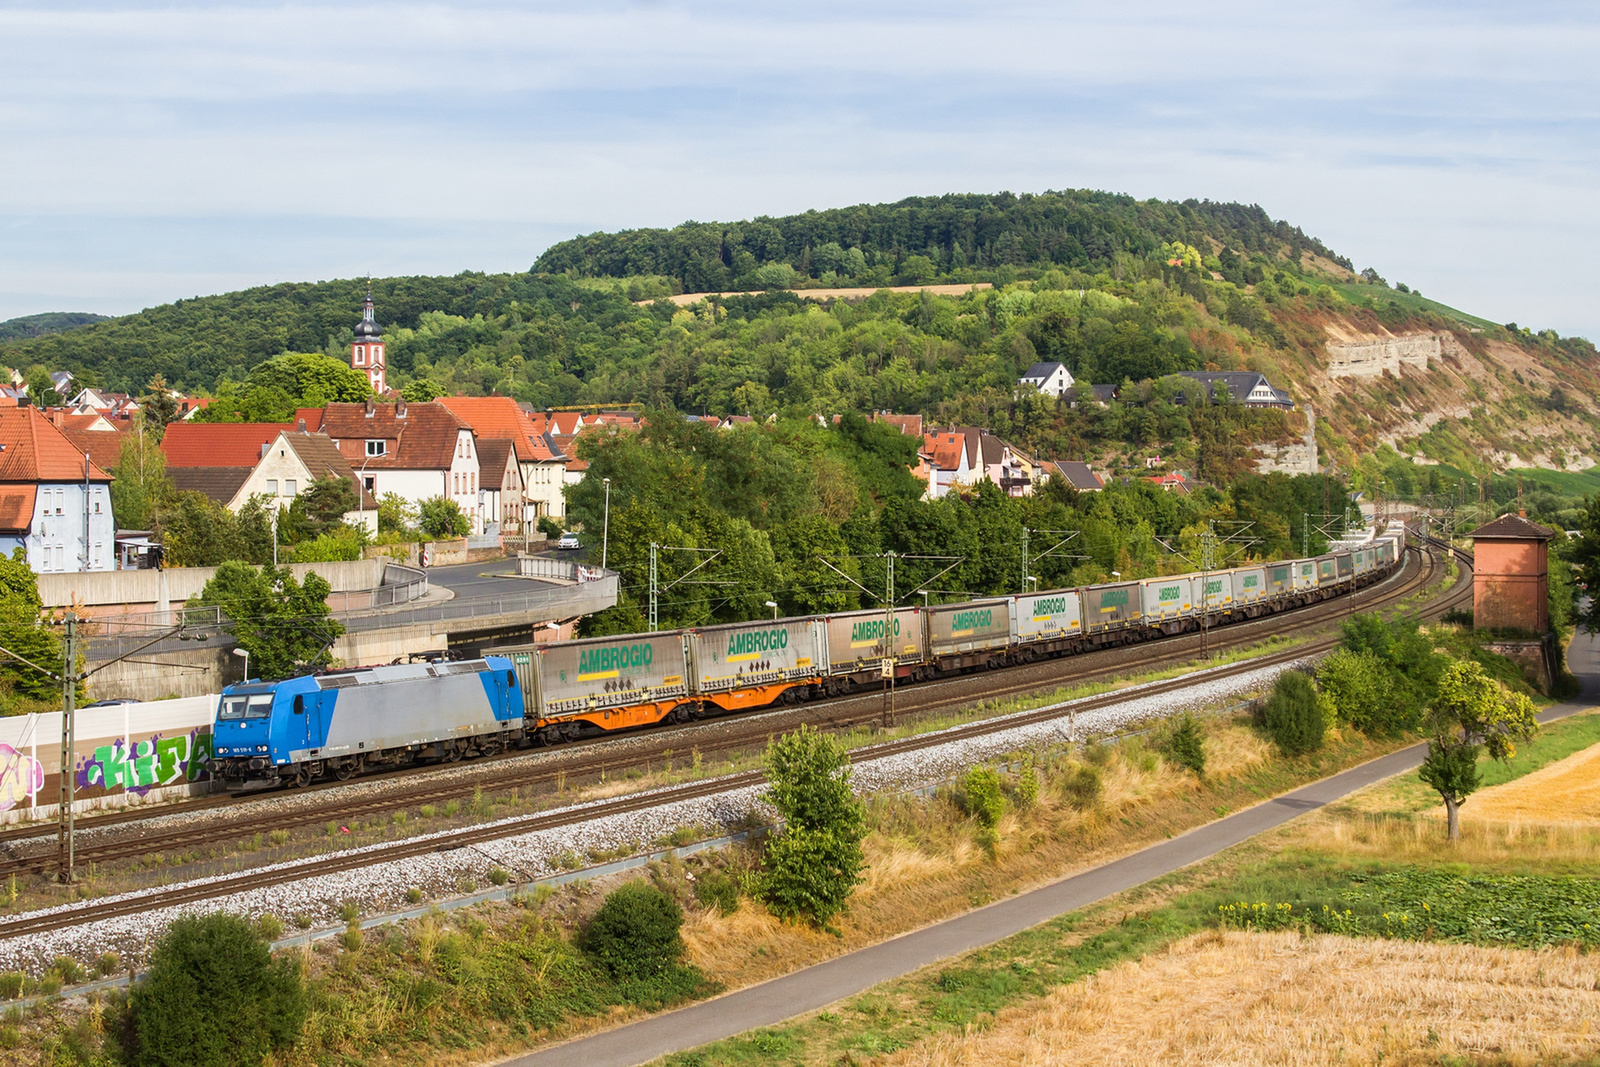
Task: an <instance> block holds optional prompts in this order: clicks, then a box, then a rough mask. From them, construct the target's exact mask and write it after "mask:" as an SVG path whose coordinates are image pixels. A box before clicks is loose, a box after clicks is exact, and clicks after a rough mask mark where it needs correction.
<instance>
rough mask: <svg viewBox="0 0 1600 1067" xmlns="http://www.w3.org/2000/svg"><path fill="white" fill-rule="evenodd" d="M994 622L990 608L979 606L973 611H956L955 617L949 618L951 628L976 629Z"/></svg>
mask: <svg viewBox="0 0 1600 1067" xmlns="http://www.w3.org/2000/svg"><path fill="white" fill-rule="evenodd" d="M993 622H994V611H993V609H991V608H979V609H976V610H973V611H958V612H956V615H955V618H954V619H951V620H950V628H951V629H952V630H977V629H979V628H981V627H984V626H989V625H991V624H993Z"/></svg>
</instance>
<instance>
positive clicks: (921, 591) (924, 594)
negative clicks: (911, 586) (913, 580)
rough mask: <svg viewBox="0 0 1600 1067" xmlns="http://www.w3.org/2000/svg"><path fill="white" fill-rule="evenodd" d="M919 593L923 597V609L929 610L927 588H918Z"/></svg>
mask: <svg viewBox="0 0 1600 1067" xmlns="http://www.w3.org/2000/svg"><path fill="white" fill-rule="evenodd" d="M917 595H918V596H920V597H921V598H922V610H923V611H927V610H928V591H927V590H926V589H918V590H917Z"/></svg>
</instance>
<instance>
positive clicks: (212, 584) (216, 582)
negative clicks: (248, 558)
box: [190, 560, 344, 679]
mask: <svg viewBox="0 0 1600 1067" xmlns="http://www.w3.org/2000/svg"><path fill="white" fill-rule="evenodd" d="M331 591H332V587H331V586H329V584H328V580H327V579H326V578H323V577H322V576H321V575H320V574H316V573H315V572H313V573H310V574H307V575H306V578H305V582H304V583H300V582H296V581H295V580H294V575H293V574H291V573H290V572H289V570H288V568H286V567H285V568H282V569H279V570H274V569H273V568H272V567H270V566H267V567H262V568H260V569H259V570H258V569H257V568H255V567H252V566H250V565H249V564H248V563H241V562H239V561H238V560H229V561H227V562H225V563H223V564H222V565H221V566H219V567H218V568H217V573H216V574H215V575H214V576H213V577H212V578H211V580H210V581H208V582H207V583H206V584H205V588H204V589H202V590H201V591H200V595H199V596H198V597H195V598H193V599H192V600H191V601H190V604H191V606H202V605H216V606H218V607H221V608H222V611H223V614H225V615H227V617H228V619H229V620H230V623H231V628H232V633H233V636H234V639H235V640H236V641H237V642H238V643H239V647H241V648H243V649H245V650H247V651H248V652H249V653H250V664H251V666H252V667H254V668H255V670H256V673H257V675H258V676H259V677H261V678H265V679H278V678H287V677H289V676H291V675H293V674H300V673H305V672H307V671H312V670H319V669H321V668H323V667H326V666H327V665H328V663H329V662H330V660H331V659H332V657H331V655H330V653H329V649H330V648H331V647H332V645H333V642H334V640H335V639H336V638H337V637H338V636H339V635H340V634H342V633H344V625H343V624H342V623H340V622H339V621H338V620H337V619H334V618H333V617H332V613H331V612H329V610H328V604H327V598H328V594H329V593H330V592H331Z"/></svg>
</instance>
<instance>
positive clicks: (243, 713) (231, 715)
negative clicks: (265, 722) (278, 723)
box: [217, 693, 272, 720]
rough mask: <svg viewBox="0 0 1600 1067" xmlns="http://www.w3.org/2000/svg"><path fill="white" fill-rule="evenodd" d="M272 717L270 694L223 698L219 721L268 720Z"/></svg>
mask: <svg viewBox="0 0 1600 1067" xmlns="http://www.w3.org/2000/svg"><path fill="white" fill-rule="evenodd" d="M271 717H272V694H271V693H262V694H261V695H259V696H252V697H244V696H237V697H223V698H222V710H220V711H218V712H217V718H219V719H232V720H239V719H268V718H271Z"/></svg>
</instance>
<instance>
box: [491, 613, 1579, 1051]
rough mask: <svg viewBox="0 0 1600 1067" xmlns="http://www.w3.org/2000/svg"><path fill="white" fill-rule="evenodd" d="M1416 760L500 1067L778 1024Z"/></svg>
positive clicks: (1570, 710) (1199, 855)
mask: <svg viewBox="0 0 1600 1067" xmlns="http://www.w3.org/2000/svg"><path fill="white" fill-rule="evenodd" d="M1568 665H1569V667H1570V668H1571V669H1572V672H1573V673H1574V674H1575V675H1577V676H1578V678H1579V680H1580V681H1581V682H1582V683H1583V690H1582V694H1581V696H1580V697H1579V698H1578V699H1577V700H1575V701H1572V702H1571V703H1567V704H1560V705H1557V706H1555V707H1552V708H1550V709H1548V710H1546V711H1545V712H1543V713H1542V714H1541V715H1540V716H1539V719H1540V721H1541V722H1551V721H1553V720H1555V719H1560V718H1564V717H1566V716H1568V715H1572V714H1574V713H1576V712H1579V711H1584V710H1587V709H1589V708H1591V707H1594V706H1595V705H1596V704H1600V646H1597V644H1596V641H1595V639H1594V638H1593V637H1591V636H1587V635H1582V634H1580V635H1579V636H1578V637H1577V638H1575V639H1574V640H1573V642H1572V646H1571V650H1570V652H1569V654H1568ZM1426 753H1427V746H1426V745H1413V746H1412V747H1410V748H1406V749H1402V750H1400V751H1399V752H1394V753H1391V754H1389V755H1387V756H1384V757H1382V758H1380V759H1375V760H1373V761H1371V762H1370V763H1364V764H1362V765H1360V766H1359V767H1352V768H1351V769H1349V770H1347V771H1343V772H1341V773H1339V774H1336V775H1334V776H1333V777H1331V778H1324V779H1323V780H1322V781H1320V782H1313V783H1312V784H1311V785H1308V786H1303V787H1301V788H1300V789H1296V790H1294V791H1293V792H1290V793H1285V794H1284V795H1283V796H1280V797H1276V798H1274V799H1272V800H1268V801H1265V802H1263V803H1261V804H1257V805H1256V806H1254V807H1252V808H1247V809H1245V810H1244V811H1241V812H1238V813H1236V814H1233V815H1229V816H1228V817H1226V818H1224V819H1219V820H1218V821H1216V822H1214V823H1209V824H1207V825H1205V826H1201V827H1198V828H1196V829H1194V830H1190V831H1189V832H1188V833H1185V834H1182V835H1180V836H1178V837H1174V838H1172V839H1170V840H1167V841H1163V842H1161V843H1160V844H1156V845H1151V846H1150V847H1149V848H1146V849H1142V850H1141V851H1139V852H1135V853H1133V854H1132V855H1131V856H1125V857H1123V858H1122V859H1119V860H1114V861H1112V862H1110V863H1107V864H1105V865H1103V866H1100V867H1095V868H1093V869H1091V870H1088V871H1084V872H1083V873H1081V874H1075V875H1073V876H1072V877H1070V878H1065V879H1063V880H1061V881H1059V882H1055V883H1052V884H1051V885H1047V886H1043V887H1041V888H1039V889H1035V890H1033V891H1031V892H1028V893H1023V894H1021V895H1019V896H1014V897H1008V898H1007V899H1005V900H1002V901H999V902H997V903H994V904H990V905H989V906H987V907H984V908H979V909H978V910H977V911H973V912H968V913H967V914H965V915H960V916H957V917H956V918H954V919H947V920H945V921H944V922H940V923H935V924H933V925H931V926H926V927H923V928H922V929H920V930H915V931H913V932H911V933H908V934H902V935H900V936H899V937H896V938H894V939H892V940H889V941H884V942H881V943H880V944H876V945H872V946H869V947H868V948H863V949H859V950H857V951H855V952H851V953H848V954H847V955H844V956H840V957H838V958H836V959H832V960H829V961H828V962H826V963H819V964H817V965H815V966H813V967H807V968H806V969H805V970H802V971H796V972H794V973H793V974H787V975H784V976H783V977H781V978H774V979H772V980H771V981H768V982H763V983H761V984H760V985H756V986H751V987H749V988H747V989H741V990H739V991H737V992H734V993H728V994H725V995H723V996H720V997H716V998H714V999H712V1000H707V1001H702V1002H700V1003H698V1004H694V1005H691V1006H689V1007H686V1008H680V1009H679V1010H677V1011H674V1012H668V1013H667V1014H665V1015H657V1016H652V1017H651V1018H648V1019H641V1020H640V1021H638V1022H635V1023H630V1024H628V1025H626V1026H620V1027H618V1028H616V1029H615V1030H607V1031H604V1032H602V1033H598V1034H593V1035H590V1036H588V1037H581V1038H577V1039H575V1040H573V1041H569V1042H567V1043H566V1044H562V1045H555V1046H553V1047H551V1048H548V1049H544V1050H541V1051H539V1052H533V1053H529V1054H528V1055H525V1056H521V1057H518V1058H516V1059H513V1060H508V1061H506V1063H505V1064H504V1065H503V1067H567V1065H571V1067H633V1065H635V1064H641V1063H648V1062H649V1061H651V1060H653V1059H655V1058H657V1057H658V1056H664V1055H666V1054H668V1053H671V1052H679V1051H682V1050H684V1049H691V1048H695V1047H697V1046H699V1045H704V1044H707V1043H709V1042H712V1041H719V1040H721V1039H723V1038H727V1037H733V1036H735V1035H737V1034H742V1033H744V1032H745V1031H747V1030H752V1029H755V1028H757V1027H762V1026H772V1025H775V1024H777V1023H781V1022H783V1021H784V1020H785V1019H790V1018H793V1017H794V1016H796V1015H802V1014H804V1013H806V1012H809V1011H815V1010H817V1009H819V1008H824V1007H826V1006H827V1005H829V1004H832V1003H834V1002H835V1001H838V1000H843V999H844V998H846V997H851V996H854V995H855V994H857V993H860V992H863V991H864V990H867V989H870V988H871V987H873V986H875V985H877V984H879V983H880V982H886V981H888V980H889V979H891V978H898V977H900V976H902V975H905V974H909V973H911V972H912V971H915V970H918V969H919V968H922V967H926V966H928V965H929V964H931V963H937V962H939V961H940V960H943V959H947V958H949V957H951V956H958V955H960V954H961V953H963V952H967V951H970V950H971V949H975V948H981V947H982V946H984V945H990V944H993V943H994V942H996V941H1000V940H1003V939H1004V938H1007V937H1010V936H1011V935H1013V934H1017V933H1021V932H1022V931H1023V930H1027V929H1029V928H1031V927H1034V926H1037V925H1039V924H1040V923H1042V922H1045V921H1047V920H1049V919H1053V918H1055V917H1056V916H1058V915H1062V914H1065V913H1066V912H1069V911H1075V910H1077V909H1078V908H1082V907H1086V906H1087V905H1090V904H1093V903H1095V902H1096V901H1100V900H1104V899H1105V898H1106V897H1109V896H1113V895H1115V894H1117V893H1121V892H1123V891H1125V890H1128V889H1132V888H1134V887H1135V886H1138V885H1142V884H1143V883H1145V882H1148V881H1151V880H1153V879H1156V878H1160V877H1161V876H1163V875H1166V874H1170V873H1172V872H1173V871H1176V870H1179V869H1180V868H1183V867H1187V866H1189V865H1190V864H1193V863H1198V862H1200V861H1201V860H1204V859H1208V858H1209V857H1211V856H1215V855H1216V854H1217V853H1218V852H1221V851H1222V850H1223V849H1226V848H1229V847H1231V846H1233V845H1237V844H1239V843H1240V842H1242V841H1246V840H1248V839H1250V838H1251V837H1254V836H1255V835H1257V834H1260V833H1263V832H1265V831H1267V830H1271V829H1273V828H1275V827H1278V826H1282V825H1283V824H1284V823H1286V822H1288V821H1289V820H1291V819H1294V818H1297V817H1298V816H1300V815H1304V814H1305V813H1306V812H1308V811H1315V810H1316V809H1317V808H1320V807H1322V806H1323V805H1324V804H1328V803H1331V802H1333V801H1335V800H1339V799H1340V798H1342V797H1345V796H1348V795H1349V794H1351V793H1354V792H1356V791H1357V790H1359V789H1364V788H1366V787H1367V786H1369V785H1373V784H1374V783H1377V782H1381V781H1383V780H1384V779H1385V778H1390V777H1393V776H1394V775H1397V774H1403V773H1405V772H1407V771H1410V770H1414V769H1415V768H1416V767H1417V766H1418V765H1419V764H1421V762H1422V757H1423V756H1424V755H1426Z"/></svg>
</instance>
